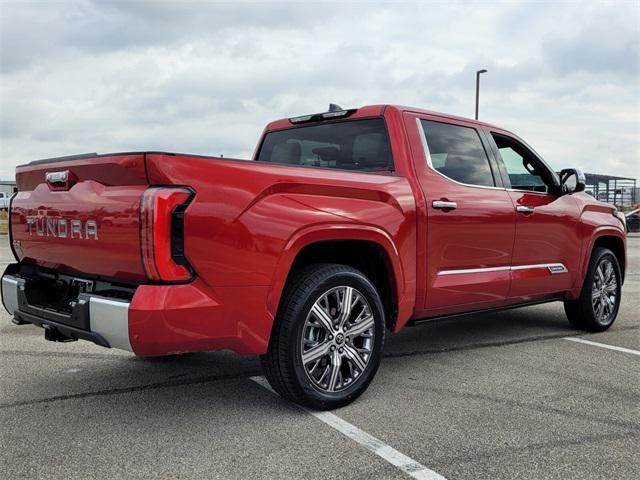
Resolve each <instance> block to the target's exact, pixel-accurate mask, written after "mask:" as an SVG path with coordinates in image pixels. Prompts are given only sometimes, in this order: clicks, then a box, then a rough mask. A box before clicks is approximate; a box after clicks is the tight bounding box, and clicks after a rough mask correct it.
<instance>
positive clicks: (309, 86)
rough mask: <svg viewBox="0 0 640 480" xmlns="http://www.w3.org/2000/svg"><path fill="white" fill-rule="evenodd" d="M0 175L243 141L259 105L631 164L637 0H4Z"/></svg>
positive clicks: (238, 146)
mask: <svg viewBox="0 0 640 480" xmlns="http://www.w3.org/2000/svg"><path fill="white" fill-rule="evenodd" d="M0 54H1V56H0V67H1V75H0V142H1V143H0V179H6V178H11V177H12V176H13V169H14V167H15V165H16V164H19V163H24V162H27V161H30V160H34V159H38V158H44V157H51V156H60V155H68V154H74V153H82V152H92V151H97V152H102V153H106V152H114V151H123V150H124V151H126V150H145V149H151V150H169V151H177V152H189V153H201V154H216V155H217V154H220V153H222V154H224V155H225V156H235V157H249V156H250V155H251V152H252V150H253V147H254V144H255V142H256V140H257V139H258V136H259V134H260V132H261V130H262V128H263V126H264V124H265V123H266V122H268V121H269V120H272V119H275V118H280V117H290V116H296V115H301V114H305V113H311V112H317V111H322V110H326V107H327V105H328V103H329V102H334V103H338V104H340V105H342V106H343V107H357V106H360V105H365V104H371V103H399V104H403V105H412V106H418V107H423V108H428V109H431V110H437V111H442V112H447V113H453V114H458V115H463V116H468V117H471V116H473V109H474V88H475V87H474V82H475V74H474V72H475V71H476V70H477V69H479V68H487V69H488V70H489V72H488V73H487V74H485V75H483V77H482V88H481V90H482V91H481V106H480V117H481V119H483V120H486V121H489V122H491V123H496V124H498V125H500V126H503V127H505V128H507V129H510V130H512V131H514V132H516V133H518V134H519V135H521V136H522V137H523V138H525V139H526V140H527V142H528V143H529V144H531V145H532V146H533V147H534V148H535V149H536V150H537V151H538V152H539V153H540V154H541V155H542V156H543V157H545V159H546V160H547V161H548V162H549V163H550V164H551V165H552V166H553V167H555V168H557V169H560V168H562V167H568V166H577V167H580V168H583V169H584V170H586V171H589V172H599V173H605V174H618V175H631V176H637V177H640V171H639V169H640V168H639V166H638V165H639V164H640V1H638V0H629V1H625V0H619V1H616V2H604V3H601V2H594V1H580V2H575V3H567V2H564V3H563V2H548V3H547V2H528V3H526V2H452V1H447V2H419V3H406V2H394V3H374V2H366V3H355V2H354V3H349V2H340V3H325V2H300V3H292V2H288V3H277V2H251V3H243V2H232V3H223V2H189V3H187V2H160V1H156V2H151V1H149V2H147V1H144V2H133V1H126V2H124V1H123V2H107V1H99V2H98V1H96V2H92V1H89V0H83V1H67V2H63V1H58V2H39V3H35V2H34V3H30V2H27V1H19V2H13V1H6V0H0Z"/></svg>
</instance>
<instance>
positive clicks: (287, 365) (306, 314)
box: [262, 264, 385, 410]
mask: <svg viewBox="0 0 640 480" xmlns="http://www.w3.org/2000/svg"><path fill="white" fill-rule="evenodd" d="M384 339H385V322H384V312H383V308H382V303H381V301H380V297H379V295H378V292H377V291H376V289H375V287H374V286H373V285H372V284H371V282H370V281H369V280H368V279H367V277H365V276H364V275H363V274H362V273H361V272H359V271H357V270H355V269H353V268H351V267H347V266H344V265H335V264H322V265H313V266H311V267H308V268H305V269H304V270H302V271H301V272H299V273H298V274H297V275H295V277H294V278H293V279H292V280H291V281H290V282H289V284H288V286H287V288H286V289H285V292H284V293H283V299H282V306H281V308H280V310H279V312H278V318H277V319H276V324H275V326H274V329H273V332H272V334H271V340H270V342H269V350H268V352H267V354H266V355H264V356H263V357H262V364H263V367H264V370H265V375H266V377H267V379H268V380H269V383H270V384H271V386H272V387H273V388H274V390H276V391H277V392H278V393H279V394H280V395H281V396H283V397H285V398H287V399H289V400H291V401H293V402H296V403H299V404H301V405H305V406H307V407H311V408H314V409H320V410H329V409H333V408H338V407H341V406H343V405H346V404H348V403H350V402H352V401H353V400H355V399H356V398H358V396H360V395H361V394H362V393H363V392H364V391H365V390H366V388H367V387H368V385H369V383H370V382H371V380H372V379H373V377H374V375H375V373H376V371H377V370H378V366H379V364H380V359H381V357H382V349H383V346H384Z"/></svg>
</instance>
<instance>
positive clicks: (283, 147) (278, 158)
mask: <svg viewBox="0 0 640 480" xmlns="http://www.w3.org/2000/svg"><path fill="white" fill-rule="evenodd" d="M300 156H301V151H300V144H299V143H294V142H287V143H279V144H277V145H275V146H274V147H273V151H272V152H271V161H272V162H273V163H286V164H289V165H300Z"/></svg>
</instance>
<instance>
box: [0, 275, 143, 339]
mask: <svg viewBox="0 0 640 480" xmlns="http://www.w3.org/2000/svg"><path fill="white" fill-rule="evenodd" d="M25 284H26V282H25V279H24V278H21V277H18V276H14V275H9V274H5V275H3V276H2V303H3V305H4V308H5V309H6V310H7V312H9V314H10V315H12V316H14V317H15V318H16V319H17V320H19V321H21V322H26V323H32V324H34V325H38V326H41V327H45V326H48V327H46V328H53V329H55V330H56V331H58V332H59V333H60V334H61V335H63V336H65V337H69V339H80V338H81V339H84V340H90V341H93V342H94V343H96V344H98V345H101V346H104V347H113V348H119V349H122V350H128V351H130V352H131V351H133V350H132V348H131V342H130V340H129V305H130V304H129V302H127V301H123V300H119V299H115V298H106V297H102V296H99V295H92V294H84V293H83V294H82V295H81V296H80V297H79V298H78V302H77V305H76V307H75V308H74V312H73V313H72V315H68V316H65V315H62V314H59V313H55V312H51V311H49V310H48V309H44V308H40V307H37V306H34V305H29V303H28V300H27V296H26V293H25ZM87 304H88V305H87ZM76 310H77V311H76ZM79 316H83V317H88V318H83V320H85V321H84V322H83V324H84V325H88V326H89V329H88V330H87V329H84V328H79V327H78V326H77V325H73V324H71V322H70V321H69V322H67V321H66V320H67V318H68V319H71V318H72V317H73V318H75V319H76V320H77V318H78V317H79ZM86 320H88V321H86Z"/></svg>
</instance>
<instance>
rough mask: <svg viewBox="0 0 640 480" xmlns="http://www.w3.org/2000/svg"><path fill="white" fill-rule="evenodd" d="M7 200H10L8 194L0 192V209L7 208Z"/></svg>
mask: <svg viewBox="0 0 640 480" xmlns="http://www.w3.org/2000/svg"><path fill="white" fill-rule="evenodd" d="M9 200H11V196H10V195H7V194H6V193H5V192H0V210H9Z"/></svg>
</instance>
